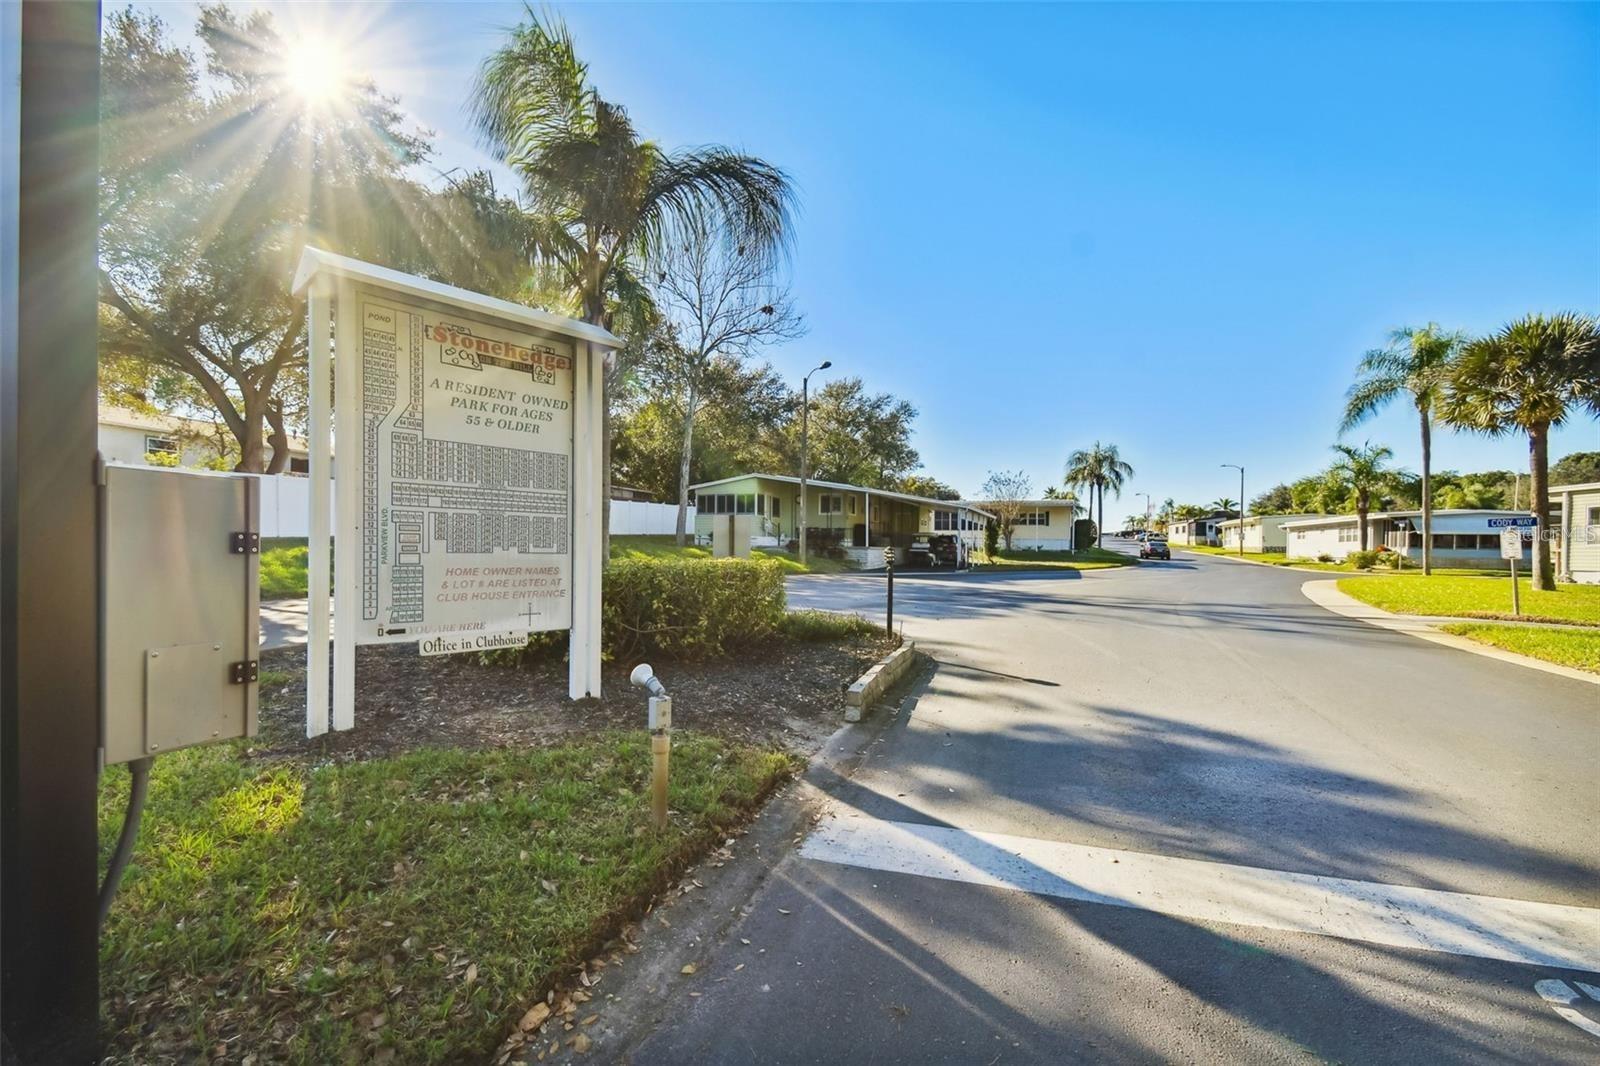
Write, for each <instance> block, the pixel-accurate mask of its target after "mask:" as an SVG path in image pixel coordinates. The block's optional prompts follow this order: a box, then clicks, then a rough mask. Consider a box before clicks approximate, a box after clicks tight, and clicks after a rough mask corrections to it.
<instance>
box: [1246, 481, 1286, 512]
mask: <svg viewBox="0 0 1600 1066" xmlns="http://www.w3.org/2000/svg"><path fill="white" fill-rule="evenodd" d="M1250 513H1251V514H1293V513H1294V491H1293V490H1292V489H1290V488H1289V486H1288V485H1274V486H1272V488H1270V489H1268V490H1267V491H1266V492H1263V493H1262V494H1261V495H1259V496H1257V497H1256V498H1255V499H1253V500H1251V501H1250Z"/></svg>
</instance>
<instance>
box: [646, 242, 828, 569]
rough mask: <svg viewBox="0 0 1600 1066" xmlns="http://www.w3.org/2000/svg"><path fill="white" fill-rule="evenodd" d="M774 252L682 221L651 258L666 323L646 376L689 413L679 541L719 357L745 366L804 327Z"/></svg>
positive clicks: (682, 537)
mask: <svg viewBox="0 0 1600 1066" xmlns="http://www.w3.org/2000/svg"><path fill="white" fill-rule="evenodd" d="M772 262H773V261H772V258H771V256H768V255H764V254H758V252H757V251H756V250H753V249H747V248H744V247H741V246H739V245H738V244H737V243H735V242H734V241H733V240H731V239H729V238H728V237H727V236H726V234H725V233H723V232H721V231H718V230H716V229H714V228H713V227H711V226H710V225H708V224H702V223H696V224H691V225H687V226H684V227H682V228H681V229H680V230H679V231H678V232H677V233H675V234H674V235H673V239H672V240H671V241H669V242H667V243H666V244H665V246H664V247H663V248H662V249H661V250H660V252H659V253H658V254H657V255H656V256H655V257H654V258H653V259H652V261H651V263H650V267H649V269H650V276H649V281H650V285H651V289H652V291H653V293H654V296H655V302H656V306H657V308H658V309H659V311H660V313H661V315H662V317H663V318H664V320H665V322H666V327H665V329H664V333H665V334H666V336H665V337H664V338H663V340H662V343H660V344H658V345H657V346H656V350H655V352H654V353H653V355H654V358H651V359H649V360H648V361H647V362H646V363H645V365H643V366H642V367H641V370H640V375H641V377H642V378H643V379H644V381H645V382H646V384H647V385H648V386H650V387H653V388H655V389H657V390H658V391H659V392H660V393H661V394H662V395H663V396H664V397H666V396H670V397H671V398H672V402H673V403H674V405H675V406H676V408H677V409H678V411H679V413H680V415H681V417H682V429H683V433H682V450H681V453H680V455H679V458H678V528H677V542H678V543H679V544H680V545H681V544H683V543H684V542H685V541H686V540H687V537H688V513H689V479H690V466H691V460H692V458H693V455H694V425H695V419H696V418H697V417H698V416H699V414H700V411H701V409H702V408H703V407H704V405H705V403H706V400H707V397H708V396H709V395H710V393H711V391H712V390H711V389H710V388H709V387H708V386H709V385H710V375H711V374H712V373H713V372H714V371H716V370H717V368H718V365H719V363H720V364H722V365H723V366H724V368H726V367H727V366H728V365H729V364H732V365H733V366H734V367H738V366H740V365H742V364H743V363H744V361H745V360H747V359H748V358H750V357H751V356H753V355H754V354H756V352H758V351H759V350H760V349H762V348H763V347H765V346H766V345H769V344H778V343H782V342H783V341H788V340H793V339H794V338H796V337H799V336H801V335H803V334H804V333H805V323H804V321H803V319H802V318H801V316H800V314H799V313H798V312H796V311H795V309H794V305H793V302H792V301H791V300H790V297H789V292H788V290H787V289H786V288H784V287H783V286H781V285H780V284H779V283H778V282H777V280H776V279H775V278H774V276H773V273H772Z"/></svg>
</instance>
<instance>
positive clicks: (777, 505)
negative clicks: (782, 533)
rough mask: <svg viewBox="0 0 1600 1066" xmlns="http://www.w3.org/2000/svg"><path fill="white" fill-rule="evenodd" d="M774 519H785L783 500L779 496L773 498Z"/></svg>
mask: <svg viewBox="0 0 1600 1066" xmlns="http://www.w3.org/2000/svg"><path fill="white" fill-rule="evenodd" d="M772 517H773V518H782V517H783V500H782V499H781V498H779V497H777V496H774V497H773V498H772Z"/></svg>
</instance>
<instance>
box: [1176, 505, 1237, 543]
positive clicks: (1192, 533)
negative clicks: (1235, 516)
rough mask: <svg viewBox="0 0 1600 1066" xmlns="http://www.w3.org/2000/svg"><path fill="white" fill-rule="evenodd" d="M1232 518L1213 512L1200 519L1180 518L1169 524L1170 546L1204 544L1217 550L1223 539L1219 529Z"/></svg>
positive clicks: (1223, 513) (1220, 512)
mask: <svg viewBox="0 0 1600 1066" xmlns="http://www.w3.org/2000/svg"><path fill="white" fill-rule="evenodd" d="M1229 517H1230V516H1229V515H1228V514H1227V512H1225V511H1212V512H1211V513H1210V514H1208V515H1201V516H1200V517H1199V518H1178V519H1174V520H1173V521H1171V522H1168V523H1167V542H1168V543H1169V544H1204V545H1208V546H1210V547H1213V548H1215V547H1216V546H1217V545H1218V544H1220V543H1221V542H1222V541H1221V537H1220V536H1219V535H1218V532H1217V527H1218V526H1220V525H1221V524H1222V523H1223V522H1226V521H1227V520H1228V518H1229Z"/></svg>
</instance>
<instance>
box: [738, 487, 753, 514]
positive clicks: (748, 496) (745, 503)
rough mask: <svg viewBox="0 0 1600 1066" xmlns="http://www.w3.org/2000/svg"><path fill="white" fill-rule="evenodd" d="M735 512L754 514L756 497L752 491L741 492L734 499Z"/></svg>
mask: <svg viewBox="0 0 1600 1066" xmlns="http://www.w3.org/2000/svg"><path fill="white" fill-rule="evenodd" d="M734 503H735V508H736V509H735V512H734V513H735V514H755V513H756V497H755V493H753V492H745V493H741V494H740V495H739V496H738V497H737V498H736V499H735V501H734Z"/></svg>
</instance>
